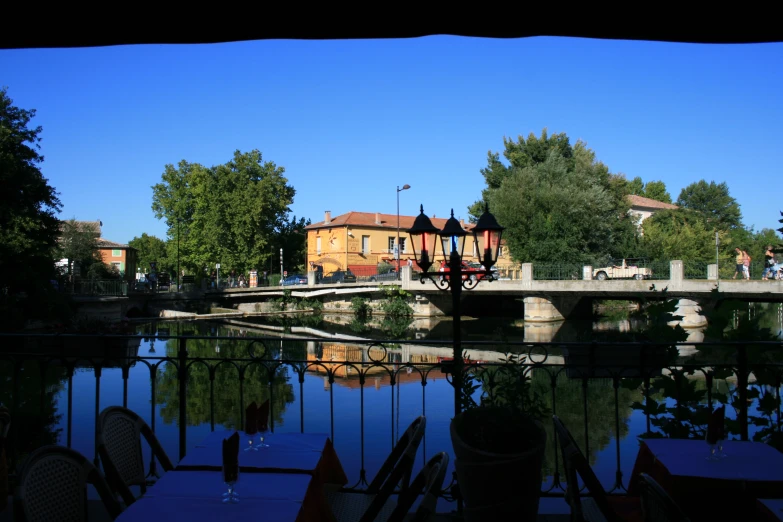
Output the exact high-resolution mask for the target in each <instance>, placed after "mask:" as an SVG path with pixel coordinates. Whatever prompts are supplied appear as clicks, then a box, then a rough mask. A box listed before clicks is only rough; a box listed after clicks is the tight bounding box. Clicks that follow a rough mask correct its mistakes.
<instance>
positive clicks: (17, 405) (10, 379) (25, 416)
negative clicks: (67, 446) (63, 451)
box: [0, 360, 68, 469]
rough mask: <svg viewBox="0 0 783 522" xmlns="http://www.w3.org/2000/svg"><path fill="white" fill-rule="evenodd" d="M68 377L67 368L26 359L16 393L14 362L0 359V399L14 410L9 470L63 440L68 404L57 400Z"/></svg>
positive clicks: (10, 438)
mask: <svg viewBox="0 0 783 522" xmlns="http://www.w3.org/2000/svg"><path fill="white" fill-rule="evenodd" d="M42 371H43V378H42ZM67 379H68V371H67V370H66V368H64V367H63V366H55V365H41V364H39V363H38V362H36V361H31V360H28V361H24V362H22V363H20V365H19V373H18V382H17V386H18V389H17V390H16V391H17V394H16V395H15V394H14V364H13V363H11V362H9V361H2V362H0V399H2V400H0V402H1V403H2V404H4V405H5V406H6V407H8V409H9V410H10V411H11V430H10V431H9V440H8V441H7V446H6V451H7V455H8V468H9V469H15V467H16V465H17V464H18V463H20V462H21V461H22V460H23V459H24V457H25V456H27V455H28V454H29V453H30V452H32V451H33V450H35V449H36V448H38V447H40V446H45V445H48V444H58V443H64V441H61V440H60V436H61V434H62V428H58V427H57V426H58V425H59V424H60V420H61V419H62V416H63V414H62V413H60V411H61V410H64V409H65V404H59V405H58V403H57V399H58V398H59V395H60V392H61V391H62V390H63V389H64V388H65V382H66V380H67ZM42 385H43V388H42ZM42 390H43V391H42ZM14 397H16V400H14ZM58 406H60V409H59V410H58Z"/></svg>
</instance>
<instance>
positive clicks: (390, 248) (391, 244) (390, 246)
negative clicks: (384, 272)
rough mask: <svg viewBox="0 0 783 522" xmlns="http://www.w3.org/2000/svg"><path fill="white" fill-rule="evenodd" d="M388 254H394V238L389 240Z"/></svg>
mask: <svg viewBox="0 0 783 522" xmlns="http://www.w3.org/2000/svg"><path fill="white" fill-rule="evenodd" d="M389 252H394V236H391V237H390V238H389Z"/></svg>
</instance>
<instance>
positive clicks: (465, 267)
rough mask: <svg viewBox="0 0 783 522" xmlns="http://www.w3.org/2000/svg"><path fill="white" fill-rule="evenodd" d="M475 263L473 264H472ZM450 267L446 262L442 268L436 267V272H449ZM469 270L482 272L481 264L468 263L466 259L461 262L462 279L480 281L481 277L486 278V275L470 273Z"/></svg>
mask: <svg viewBox="0 0 783 522" xmlns="http://www.w3.org/2000/svg"><path fill="white" fill-rule="evenodd" d="M472 265H475V266H472ZM450 271H451V269H450V268H449V265H448V264H446V265H444V266H443V267H442V268H439V269H438V272H450ZM471 272H483V270H482V269H481V265H480V264H478V263H473V264H470V263H468V262H467V261H463V262H462V280H463V281H467V280H468V279H470V280H471V281H476V280H478V281H481V280H482V279H484V278H486V277H487V276H486V275H484V274H482V273H471Z"/></svg>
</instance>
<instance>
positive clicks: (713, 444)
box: [705, 431, 718, 460]
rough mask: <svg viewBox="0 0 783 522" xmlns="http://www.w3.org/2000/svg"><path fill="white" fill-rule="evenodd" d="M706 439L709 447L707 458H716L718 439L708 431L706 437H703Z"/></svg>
mask: <svg viewBox="0 0 783 522" xmlns="http://www.w3.org/2000/svg"><path fill="white" fill-rule="evenodd" d="M705 440H706V441H707V446H708V447H709V450H710V452H709V454H708V455H707V460H718V439H717V437H716V436H715V435H710V433H709V431H708V432H707V437H706V438H705Z"/></svg>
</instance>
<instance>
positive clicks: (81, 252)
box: [57, 218, 103, 277]
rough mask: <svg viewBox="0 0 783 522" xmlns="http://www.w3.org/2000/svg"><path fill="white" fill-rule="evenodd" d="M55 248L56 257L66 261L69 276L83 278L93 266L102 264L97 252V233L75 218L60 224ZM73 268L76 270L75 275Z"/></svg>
mask: <svg viewBox="0 0 783 522" xmlns="http://www.w3.org/2000/svg"><path fill="white" fill-rule="evenodd" d="M57 247H58V248H57V257H58V258H59V259H66V260H67V261H68V266H67V270H66V272H67V274H68V275H69V276H76V277H83V276H85V275H86V274H87V273H88V272H89V271H90V268H91V267H92V265H93V264H95V263H101V264H103V259H102V258H101V255H100V253H99V252H98V231H97V230H95V229H93V228H91V227H90V226H89V225H87V224H85V223H81V222H79V221H76V219H75V218H71V219H69V220H67V221H63V222H62V233H61V235H60V239H59V241H58V243H57ZM74 268H76V269H77V271H76V272H75V273H74V272H73V270H74ZM95 270H96V269H93V271H95Z"/></svg>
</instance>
